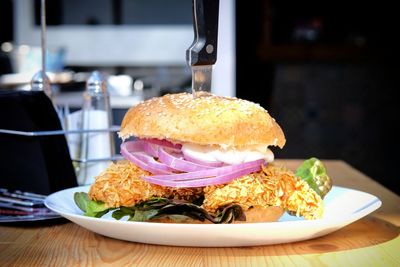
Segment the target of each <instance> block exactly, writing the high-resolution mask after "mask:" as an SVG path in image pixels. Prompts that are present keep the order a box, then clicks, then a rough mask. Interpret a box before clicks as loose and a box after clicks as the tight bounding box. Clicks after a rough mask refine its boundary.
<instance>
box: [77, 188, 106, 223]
mask: <svg viewBox="0 0 400 267" xmlns="http://www.w3.org/2000/svg"><path fill="white" fill-rule="evenodd" d="M74 201H75V204H76V205H77V206H78V207H79V208H80V209H81V210H82V211H83V212H84V215H85V216H88V217H96V218H100V217H102V216H103V215H104V214H106V213H107V212H108V211H109V210H110V208H107V207H106V205H105V204H104V203H103V202H101V201H94V200H90V198H89V196H88V194H87V193H84V192H76V193H75V194H74Z"/></svg>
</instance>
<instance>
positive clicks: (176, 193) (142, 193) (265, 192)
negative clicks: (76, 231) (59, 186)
mask: <svg viewBox="0 0 400 267" xmlns="http://www.w3.org/2000/svg"><path fill="white" fill-rule="evenodd" d="M148 175H151V174H150V173H149V172H147V171H144V170H142V169H140V168H139V167H137V166H135V165H134V164H132V163H131V162H129V161H125V160H124V161H119V162H118V163H112V164H111V165H110V166H109V167H108V168H107V169H106V170H105V171H104V172H103V173H101V174H100V175H99V176H98V177H96V181H95V183H94V184H93V185H92V186H91V188H90V191H89V196H90V198H91V199H93V200H100V201H103V202H105V203H106V205H107V206H108V207H119V206H127V207H129V206H133V205H135V204H136V203H138V202H140V201H145V200H148V199H150V198H152V197H165V198H175V199H185V200H189V201H190V200H193V199H196V198H199V197H201V196H204V202H203V206H202V207H203V208H205V209H206V210H207V211H209V212H215V211H216V210H217V209H218V208H220V207H223V206H226V205H229V204H231V203H237V204H239V205H240V206H241V207H242V208H243V209H244V210H248V209H250V208H252V207H254V208H260V207H268V206H278V207H282V208H284V209H285V210H288V211H291V212H294V213H296V215H297V216H303V217H304V218H306V219H317V218H320V217H321V216H322V213H323V202H322V199H321V197H320V196H319V195H318V194H317V193H316V192H315V191H314V190H313V189H311V188H310V187H309V186H308V184H307V183H306V182H304V181H302V180H301V179H300V178H298V177H296V176H295V175H294V173H293V172H291V171H289V170H286V169H284V168H282V167H278V166H275V165H273V164H269V165H268V166H263V168H262V170H261V171H259V172H256V173H251V174H249V175H245V176H242V177H240V178H238V179H235V180H233V181H232V182H230V183H228V184H223V185H216V186H206V187H204V188H171V187H162V186H159V185H155V184H150V183H148V182H146V181H144V180H142V179H141V178H140V177H141V176H148Z"/></svg>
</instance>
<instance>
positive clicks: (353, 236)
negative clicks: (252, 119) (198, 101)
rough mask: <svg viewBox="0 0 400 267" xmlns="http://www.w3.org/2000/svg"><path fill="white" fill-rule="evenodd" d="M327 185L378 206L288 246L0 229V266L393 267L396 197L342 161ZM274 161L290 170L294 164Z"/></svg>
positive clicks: (398, 247) (73, 228)
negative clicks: (198, 244) (161, 242)
mask: <svg viewBox="0 0 400 267" xmlns="http://www.w3.org/2000/svg"><path fill="white" fill-rule="evenodd" d="M324 162H325V164H326V166H327V168H328V172H329V174H330V175H331V177H332V178H333V179H334V184H335V185H339V186H345V187H349V188H354V189H359V190H362V191H365V192H368V193H371V194H374V195H376V196H377V197H379V198H380V199H381V200H382V202H383V205H382V207H381V208H380V209H379V210H378V211H376V212H374V213H373V214H371V215H370V216H367V217H365V218H363V219H361V220H359V221H357V222H354V223H352V224H350V225H349V226H347V227H344V228H342V229H341V230H339V231H336V232H334V233H332V234H329V235H326V236H323V237H320V238H316V239H313V240H307V241H302V242H296V243H291V244H280V245H271V246H259V247H243V248H189V247H169V246H157V245H147V244H139V243H130V242H125V241H120V240H115V239H111V238H107V237H103V236H100V235H97V234H94V233H92V232H90V231H88V230H85V229H84V228H82V227H80V226H78V225H75V224H73V223H62V224H56V225H50V226H11V225H3V226H0V266H79V265H81V266H111V265H112V266H160V265H161V266H266V265H268V266H293V265H294V266H325V265H327V266H400V235H399V234H400V197H399V196H397V195H396V194H394V193H393V192H391V191H389V190H387V189H386V188H384V187H383V186H381V185H379V184H378V183H376V182H375V181H373V180H372V179H370V178H368V177H367V176H365V175H364V174H362V173H360V172H359V171H357V170H355V169H354V168H352V167H351V166H349V165H348V164H346V163H345V162H343V161H336V160H332V161H331V160H329V161H328V160H327V161H324ZM281 163H283V164H285V165H286V166H288V167H289V168H292V169H294V168H295V167H296V166H297V165H298V164H299V161H297V160H284V161H281Z"/></svg>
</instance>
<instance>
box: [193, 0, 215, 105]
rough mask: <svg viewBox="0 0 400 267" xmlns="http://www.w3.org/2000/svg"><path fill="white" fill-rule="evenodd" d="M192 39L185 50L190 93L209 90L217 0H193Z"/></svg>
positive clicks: (195, 95)
mask: <svg viewBox="0 0 400 267" xmlns="http://www.w3.org/2000/svg"><path fill="white" fill-rule="evenodd" d="M192 7H193V28H194V41H193V43H192V45H191V46H190V47H189V48H188V49H187V50H186V61H187V63H188V65H189V66H191V68H192V94H193V97H197V96H200V95H201V94H200V93H199V92H200V91H204V92H211V80H212V66H213V65H214V64H215V62H216V61H217V43H218V11H219V0H193V2H192Z"/></svg>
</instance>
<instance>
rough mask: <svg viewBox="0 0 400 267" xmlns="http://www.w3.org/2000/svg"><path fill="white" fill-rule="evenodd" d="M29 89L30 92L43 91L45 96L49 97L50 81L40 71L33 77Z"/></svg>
mask: <svg viewBox="0 0 400 267" xmlns="http://www.w3.org/2000/svg"><path fill="white" fill-rule="evenodd" d="M31 89H32V91H44V92H45V93H46V95H47V96H49V97H51V85H50V79H49V77H48V76H47V74H46V73H45V72H44V71H42V70H40V71H38V72H36V74H35V75H33V77H32V80H31Z"/></svg>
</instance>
